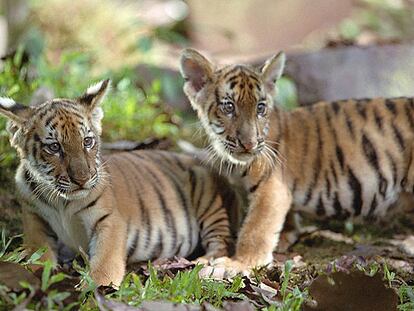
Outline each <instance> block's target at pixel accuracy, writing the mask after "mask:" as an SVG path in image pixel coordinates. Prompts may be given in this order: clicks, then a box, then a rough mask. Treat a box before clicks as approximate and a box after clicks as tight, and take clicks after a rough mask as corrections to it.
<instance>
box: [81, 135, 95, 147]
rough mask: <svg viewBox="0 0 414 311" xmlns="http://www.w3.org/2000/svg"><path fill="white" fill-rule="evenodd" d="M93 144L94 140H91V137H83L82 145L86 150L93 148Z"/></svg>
mask: <svg viewBox="0 0 414 311" xmlns="http://www.w3.org/2000/svg"><path fill="white" fill-rule="evenodd" d="M94 142H95V140H94V138H93V137H85V138H84V139H83V145H84V146H85V147H86V148H92V146H93V144H94Z"/></svg>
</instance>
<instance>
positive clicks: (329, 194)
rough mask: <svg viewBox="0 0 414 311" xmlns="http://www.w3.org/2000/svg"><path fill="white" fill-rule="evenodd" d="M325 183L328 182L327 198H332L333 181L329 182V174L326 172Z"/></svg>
mask: <svg viewBox="0 0 414 311" xmlns="http://www.w3.org/2000/svg"><path fill="white" fill-rule="evenodd" d="M325 181H326V193H327V197H328V198H330V197H331V181H330V180H329V176H328V172H325Z"/></svg>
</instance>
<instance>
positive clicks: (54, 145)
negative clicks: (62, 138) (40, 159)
mask: <svg viewBox="0 0 414 311" xmlns="http://www.w3.org/2000/svg"><path fill="white" fill-rule="evenodd" d="M47 149H48V151H49V153H58V152H59V151H60V145H59V143H51V144H49V145H47Z"/></svg>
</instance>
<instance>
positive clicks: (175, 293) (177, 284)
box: [109, 264, 245, 307]
mask: <svg viewBox="0 0 414 311" xmlns="http://www.w3.org/2000/svg"><path fill="white" fill-rule="evenodd" d="M148 269H149V277H148V278H147V279H146V280H145V281H143V279H142V277H140V276H138V275H137V274H135V273H130V274H128V275H127V277H126V278H125V279H124V281H123V283H122V285H121V286H120V288H119V290H118V291H117V292H115V293H114V294H112V295H111V296H109V297H110V298H114V299H116V300H120V301H123V302H125V303H127V304H129V305H131V306H139V305H140V304H141V303H142V302H143V301H147V300H168V301H172V302H175V303H196V304H201V303H203V302H204V301H208V302H209V303H211V304H213V305H214V306H217V307H219V306H221V305H222V303H223V301H224V300H225V299H237V298H238V299H243V298H245V296H244V295H243V294H239V293H238V291H239V290H240V289H241V288H242V287H243V281H242V279H241V277H236V278H235V279H234V281H233V282H232V284H230V283H228V282H220V281H214V280H211V279H204V278H200V277H199V275H198V273H199V272H200V270H201V269H202V266H201V265H197V266H196V267H195V268H194V269H193V270H191V271H180V272H178V273H177V275H176V276H175V277H174V278H171V277H170V276H166V275H164V276H159V275H158V273H157V271H156V270H155V269H154V268H153V267H152V265H151V264H149V265H148Z"/></svg>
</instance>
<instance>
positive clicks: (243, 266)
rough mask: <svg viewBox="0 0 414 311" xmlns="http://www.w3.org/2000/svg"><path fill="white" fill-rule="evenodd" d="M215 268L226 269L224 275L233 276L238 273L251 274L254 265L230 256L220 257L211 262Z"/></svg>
mask: <svg viewBox="0 0 414 311" xmlns="http://www.w3.org/2000/svg"><path fill="white" fill-rule="evenodd" d="M211 264H212V266H213V268H214V269H222V270H224V277H226V278H232V277H235V276H236V275H238V274H241V275H246V276H248V275H250V273H251V271H252V268H253V266H252V265H249V264H248V263H245V262H242V261H240V260H237V259H234V258H230V257H220V258H217V259H214V260H212V262H211Z"/></svg>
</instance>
